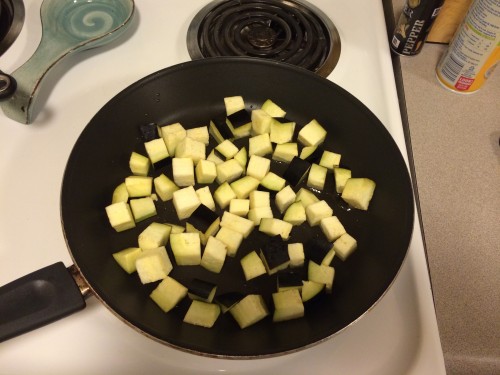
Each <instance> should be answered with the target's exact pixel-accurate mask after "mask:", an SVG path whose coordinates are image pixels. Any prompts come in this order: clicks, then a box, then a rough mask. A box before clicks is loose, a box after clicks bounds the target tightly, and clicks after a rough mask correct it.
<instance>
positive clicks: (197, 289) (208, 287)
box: [188, 278, 217, 303]
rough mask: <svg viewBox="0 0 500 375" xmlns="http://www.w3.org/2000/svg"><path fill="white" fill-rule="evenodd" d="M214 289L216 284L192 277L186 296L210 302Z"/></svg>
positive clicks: (215, 289)
mask: <svg viewBox="0 0 500 375" xmlns="http://www.w3.org/2000/svg"><path fill="white" fill-rule="evenodd" d="M216 291H217V285H216V284H213V283H211V282H208V281H205V280H201V279H197V278H194V279H193V280H192V281H191V282H190V283H189V285H188V296H189V297H191V299H194V300H198V301H203V302H208V303H211V302H212V301H213V299H214V296H215V292H216Z"/></svg>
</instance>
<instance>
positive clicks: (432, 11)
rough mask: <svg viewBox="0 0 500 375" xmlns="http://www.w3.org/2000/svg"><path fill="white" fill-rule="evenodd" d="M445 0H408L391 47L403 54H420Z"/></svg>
mask: <svg viewBox="0 0 500 375" xmlns="http://www.w3.org/2000/svg"><path fill="white" fill-rule="evenodd" d="M443 3H444V0H407V1H406V4H405V6H404V8H403V13H401V16H400V17H399V21H398V23H397V25H396V29H395V30H394V33H393V35H392V40H391V43H390V44H391V49H392V50H393V51H394V52H395V53H397V54H399V55H403V56H412V55H416V54H418V53H419V52H420V51H421V50H422V47H423V45H424V41H425V38H426V37H427V34H428V33H429V31H430V29H431V26H432V24H433V22H434V20H435V19H436V17H437V16H438V14H439V11H440V10H441V7H442V5H443Z"/></svg>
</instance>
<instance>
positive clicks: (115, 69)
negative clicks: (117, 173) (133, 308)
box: [0, 0, 445, 375]
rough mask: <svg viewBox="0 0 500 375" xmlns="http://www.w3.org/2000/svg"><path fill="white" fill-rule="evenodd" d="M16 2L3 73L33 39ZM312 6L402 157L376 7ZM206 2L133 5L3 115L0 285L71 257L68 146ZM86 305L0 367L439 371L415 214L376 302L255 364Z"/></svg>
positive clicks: (20, 346) (347, 83) (174, 46)
mask: <svg viewBox="0 0 500 375" xmlns="http://www.w3.org/2000/svg"><path fill="white" fill-rule="evenodd" d="M24 2H25V6H26V21H25V25H24V28H23V30H22V32H21V34H20V36H19V38H18V39H17V40H16V42H15V43H14V45H13V46H12V47H11V48H10V49H9V51H8V52H7V53H6V54H5V55H4V56H2V58H0V67H1V69H2V70H3V71H5V72H12V71H13V70H14V69H16V68H17V67H18V66H19V65H21V64H22V63H23V62H24V61H25V60H27V59H28V58H29V56H31V54H32V53H33V51H34V49H35V48H36V45H37V43H38V40H39V38H40V30H41V28H40V25H39V23H38V9H39V8H40V3H41V0H24ZM310 2H311V3H312V4H314V5H316V6H317V7H318V8H320V9H322V10H323V11H324V12H325V13H326V14H327V15H328V16H329V17H330V18H331V19H332V21H333V22H334V24H335V25H336V26H337V28H338V30H339V33H340V37H341V40H342V53H341V57H340V61H339V64H338V66H337V68H336V69H335V71H334V72H333V73H332V74H331V75H330V77H329V79H331V80H333V81H334V82H336V83H337V84H339V85H340V86H342V87H344V88H345V89H347V90H348V91H350V92H351V93H352V94H353V95H354V96H356V97H358V98H359V99H360V100H361V101H362V102H364V103H365V104H366V105H367V106H368V107H369V108H370V109H371V110H372V111H373V112H374V113H375V114H376V115H377V116H378V117H379V119H380V120H381V121H382V123H384V125H386V127H387V128H388V129H389V131H390V132H391V134H392V135H393V136H394V138H395V139H396V142H397V143H398V146H399V147H400V149H401V150H402V151H403V153H404V155H406V152H405V147H406V146H405V143H404V137H403V131H402V125H401V116H400V112H399V107H398V101H397V94H396V89H395V83H394V76H393V73H392V65H391V59H390V55H389V47H388V43H387V37H386V31H385V23H384V16H383V11H382V3H381V2H366V1H363V0H352V1H349V2H347V1H342V0H334V1H332V0H316V1H312V0H311V1H310ZM206 3H208V1H201V0H196V1H195V0H190V1H189V2H186V1H183V0H177V1H167V0H161V1H160V0H156V1H155V0H138V1H136V11H137V14H136V18H135V20H134V21H133V22H134V24H133V25H132V27H131V29H130V30H129V32H127V34H126V35H125V36H124V37H123V38H122V39H120V40H118V41H116V42H115V43H113V44H112V45H109V46H106V47H104V48H101V49H96V50H93V51H88V52H85V53H82V54H75V55H74V56H73V57H70V58H69V60H68V62H67V63H64V64H63V65H61V66H59V67H56V70H55V71H54V74H53V75H52V76H51V77H52V78H51V79H52V80H51V81H49V82H48V86H49V87H50V88H51V92H50V94H48V95H46V96H45V97H46V102H45V105H44V110H43V111H42V113H41V114H40V115H39V116H38V117H37V119H36V121H35V122H34V124H32V125H30V126H25V125H21V124H18V123H15V122H13V121H11V120H10V119H8V118H6V117H5V116H4V115H3V113H0V176H1V177H0V267H1V272H0V285H3V284H6V283H7V282H9V281H12V280H13V279H16V278H18V277H20V276H22V275H25V274H27V273H29V272H31V271H34V270H35V269H38V268H41V267H43V266H46V265H49V264H52V263H54V262H57V261H63V262H64V263H65V264H66V265H67V266H69V265H70V264H71V259H70V256H69V253H68V251H67V249H66V246H65V242H64V239H63V235H62V231H61V227H60V219H59V194H60V183H61V181H62V175H63V171H64V167H65V164H66V160H67V158H68V156H69V153H70V151H71V148H72V147H73V144H74V142H75V141H76V139H77V137H78V135H79V134H80V132H81V130H82V129H83V128H84V126H85V125H86V124H87V123H88V121H89V120H90V119H91V117H92V116H93V115H94V114H95V113H96V112H97V111H98V110H99V109H100V108H101V107H102V106H103V105H104V104H105V103H106V102H107V101H108V100H109V99H111V98H112V97H113V96H114V95H115V94H117V93H118V92H119V91H121V90H122V89H123V88H125V87H127V86H128V85H130V84H131V83H133V82H135V81H136V80H138V79H140V78H142V77H143V76H145V75H148V74H150V73H152V72H154V71H156V70H159V69H162V68H164V67H167V66H170V65H173V64H176V63H178V62H182V61H186V60H189V56H188V53H187V50H186V47H185V35H186V31H187V28H188V25H189V22H190V20H191V18H192V17H193V16H194V15H195V14H196V12H197V11H198V10H199V9H200V8H202V7H203V5H205V4H206ZM368 62H369V63H368ZM56 77H58V78H56ZM87 304H88V305H87V308H86V309H85V310H83V311H81V312H79V313H76V314H74V315H72V316H70V317H68V318H65V319H63V320H61V321H59V322H56V323H53V324H50V325H48V326H46V327H43V328H41V329H38V330H37V331H34V332H30V333H28V334H25V335H23V336H20V337H17V338H14V339H11V340H9V341H6V342H4V343H2V344H0V345H1V347H0V374H9V375H14V374H27V373H37V374H51V375H57V374H68V373H70V372H71V373H72V374H80V373H81V374H115V373H116V374H137V373H144V374H155V373H162V374H195V373H196V374H202V373H207V374H209V373H210V374H215V373H238V374H248V373H255V372H257V371H258V372H260V373H264V374H280V373H287V374H305V373H310V372H311V371H312V372H313V373H315V374H381V375H391V374H394V375H400V374H445V369H444V361H443V354H442V350H441V345H440V341H439V335H438V331H437V324H436V317H435V312H434V306H433V301H432V295H431V289H430V282H429V276H428V273H427V263H426V259H425V253H424V250H423V244H422V235H421V232H420V226H419V222H418V219H417V220H416V222H415V227H414V234H413V239H412V242H411V245H410V250H409V253H408V256H407V259H406V261H405V263H404V265H403V267H402V270H401V272H400V274H399V275H398V277H397V279H396V281H395V283H394V284H393V286H392V287H391V288H390V289H389V291H388V292H387V294H386V295H385V296H384V297H383V298H382V299H381V301H380V302H379V303H378V304H377V305H376V306H375V308H373V309H372V310H371V311H370V312H368V313H367V314H366V315H365V316H363V317H362V318H361V319H360V320H359V321H358V322H357V323H356V324H354V325H352V326H351V327H349V328H348V329H347V330H345V331H343V332H342V333H340V334H339V335H337V336H336V337H334V338H333V339H331V340H329V341H326V342H324V343H322V344H319V345H317V346H315V347H313V348H311V349H308V350H305V351H302V352H299V353H296V354H292V355H287V356H282V357H278V358H273V359H265V360H252V361H227V360H217V359H207V358H201V357H197V356H193V355H190V354H186V353H182V352H178V351H176V350H173V349H171V348H168V347H166V346H164V345H162V344H159V343H157V342H154V341H153V340H151V339H148V338H146V337H145V336H142V335H141V334H139V333H137V332H136V331H134V330H132V329H131V328H129V327H128V326H126V325H125V324H124V323H122V322H121V321H120V320H118V319H117V318H116V317H115V316H114V315H113V314H112V313H110V312H109V311H108V310H107V309H106V308H105V307H104V306H103V305H102V304H101V303H100V302H99V301H98V300H97V299H95V298H91V299H89V300H88V301H87Z"/></svg>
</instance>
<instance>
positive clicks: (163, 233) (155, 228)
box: [137, 222, 172, 250]
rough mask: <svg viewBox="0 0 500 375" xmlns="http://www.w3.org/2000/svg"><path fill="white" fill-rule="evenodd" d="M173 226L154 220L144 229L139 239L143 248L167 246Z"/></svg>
mask: <svg viewBox="0 0 500 375" xmlns="http://www.w3.org/2000/svg"><path fill="white" fill-rule="evenodd" d="M171 231H172V227H171V226H170V225H168V224H162V223H156V222H153V223H151V224H149V225H148V226H147V227H146V229H144V230H143V231H142V232H141V233H140V234H139V237H138V239H137V241H138V243H139V247H140V248H141V249H142V250H150V249H155V248H157V247H160V246H165V245H166V244H167V242H168V238H169V236H170V232H171Z"/></svg>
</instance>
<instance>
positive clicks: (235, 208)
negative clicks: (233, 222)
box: [229, 198, 250, 217]
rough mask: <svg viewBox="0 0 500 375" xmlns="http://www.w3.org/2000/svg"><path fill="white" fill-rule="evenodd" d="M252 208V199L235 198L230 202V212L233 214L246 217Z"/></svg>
mask: <svg viewBox="0 0 500 375" xmlns="http://www.w3.org/2000/svg"><path fill="white" fill-rule="evenodd" d="M249 210H250V200H248V199H238V198H236V199H233V200H232V201H231V202H230V203H229V212H231V213H232V214H235V215H238V216H242V217H245V216H247V215H248V211H249Z"/></svg>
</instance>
